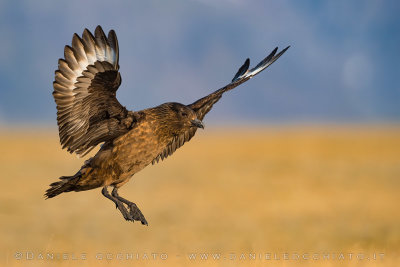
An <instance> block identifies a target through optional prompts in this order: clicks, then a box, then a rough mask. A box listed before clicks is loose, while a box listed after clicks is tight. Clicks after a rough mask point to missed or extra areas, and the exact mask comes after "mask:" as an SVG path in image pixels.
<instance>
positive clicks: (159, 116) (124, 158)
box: [45, 26, 289, 225]
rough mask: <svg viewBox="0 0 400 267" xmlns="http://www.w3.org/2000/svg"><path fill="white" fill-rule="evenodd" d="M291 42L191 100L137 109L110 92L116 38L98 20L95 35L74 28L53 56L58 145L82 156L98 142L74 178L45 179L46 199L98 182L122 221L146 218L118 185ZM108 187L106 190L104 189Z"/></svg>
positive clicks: (180, 139) (177, 141) (186, 136)
mask: <svg viewBox="0 0 400 267" xmlns="http://www.w3.org/2000/svg"><path fill="white" fill-rule="evenodd" d="M288 48H289V47H286V48H285V49H283V50H282V51H281V52H279V53H277V50H278V48H275V49H274V50H273V51H272V52H271V53H270V54H269V55H268V56H267V57H266V58H265V59H263V60H262V61H261V62H260V63H259V64H258V65H257V66H255V67H254V68H252V69H249V65H250V60H249V59H246V61H245V62H244V64H243V65H242V66H241V67H240V68H239V70H238V72H237V73H236V75H235V76H234V77H233V79H232V81H231V83H229V84H228V85H226V86H225V87H223V88H221V89H219V90H216V91H215V92H213V93H211V94H209V95H207V96H205V97H203V98H201V99H199V100H197V101H195V102H194V103H192V104H190V105H183V104H180V103H173V102H171V103H164V104H161V105H159V106H157V107H153V108H148V109H144V110H141V111H129V110H127V109H126V108H125V107H124V106H122V105H121V104H120V103H119V102H118V100H117V98H116V91H117V89H118V87H119V85H120V84H121V75H120V73H119V71H118V70H119V65H118V59H119V49H118V41H117V36H116V34H115V32H114V30H111V31H110V32H109V33H108V36H106V35H105V34H104V32H103V30H102V28H101V27H100V26H97V28H96V30H95V34H94V36H93V35H92V33H91V32H90V31H89V30H87V29H85V30H84V31H83V34H82V37H80V36H78V35H77V34H74V36H73V38H72V46H68V45H67V46H65V49H64V59H59V60H58V70H56V71H55V81H54V83H53V86H54V92H53V96H54V99H55V102H56V104H57V122H58V127H59V136H60V143H61V145H62V148H67V150H68V151H69V152H70V153H76V154H78V155H79V156H84V155H86V154H87V153H88V152H89V151H90V150H92V149H93V148H95V147H96V146H97V145H98V144H100V143H104V144H103V145H102V146H101V148H100V150H99V151H98V152H97V153H96V155H95V156H94V157H92V158H90V159H89V160H87V161H86V162H85V163H84V165H83V166H82V167H81V169H80V170H79V171H78V172H77V173H76V174H75V175H73V176H62V177H60V181H58V182H55V183H52V184H50V188H49V189H48V190H47V191H46V193H45V197H46V198H52V197H55V196H57V195H59V194H61V193H64V192H70V191H84V190H90V189H94V188H97V187H103V190H102V191H101V192H102V194H103V195H104V196H105V197H106V198H108V199H110V200H112V201H113V202H114V203H115V205H116V207H117V208H118V210H119V211H120V212H121V213H122V215H123V216H124V218H125V219H126V220H128V221H132V222H134V221H140V222H141V223H142V224H145V225H147V221H146V219H145V217H144V216H143V214H142V212H141V211H140V210H139V208H138V207H137V206H136V204H135V203H133V202H131V201H128V200H126V199H125V198H123V197H121V196H119V195H118V189H119V188H120V187H121V186H122V185H124V184H125V183H127V182H128V181H129V179H130V178H131V177H132V176H133V175H134V174H135V173H137V172H139V171H140V170H142V169H143V168H144V167H146V166H147V165H149V164H150V163H153V164H155V163H157V162H158V161H159V160H160V159H161V160H163V159H165V158H166V157H168V156H170V155H172V154H173V153H174V152H175V150H177V149H178V148H179V147H181V146H182V145H183V144H184V143H185V142H188V141H189V140H190V139H191V138H192V137H193V136H194V135H195V133H196V130H197V128H202V129H204V126H203V123H202V120H203V118H204V116H205V115H206V114H207V113H208V112H209V111H210V110H211V108H212V106H213V105H214V104H215V103H216V102H217V101H218V100H219V99H220V98H221V96H222V94H223V93H225V92H227V91H229V90H231V89H233V88H235V87H236V86H238V85H240V84H242V83H244V82H246V81H247V80H249V79H250V78H252V77H253V76H255V75H256V74H257V73H259V72H261V71H263V70H264V69H266V68H267V67H268V66H270V65H271V64H272V63H274V62H275V61H276V60H277V59H278V58H279V57H280V56H281V55H282V54H283V53H285V52H286V50H287V49H288ZM109 186H112V187H113V190H112V191H111V194H110V193H109V191H108V190H107V188H108V187H109Z"/></svg>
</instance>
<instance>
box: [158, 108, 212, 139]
mask: <svg viewBox="0 0 400 267" xmlns="http://www.w3.org/2000/svg"><path fill="white" fill-rule="evenodd" d="M159 107H160V108H161V110H160V111H161V112H160V113H161V114H162V118H160V119H161V120H162V122H163V123H165V126H167V127H168V128H169V131H170V132H171V133H173V134H181V133H183V132H185V131H187V130H189V129H190V128H202V129H204V124H203V123H202V122H201V120H199V119H198V118H197V115H196V112H194V111H193V110H192V109H191V108H189V107H188V106H186V105H183V104H179V103H165V104H162V105H161V106H159Z"/></svg>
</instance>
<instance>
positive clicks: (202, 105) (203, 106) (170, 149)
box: [152, 46, 290, 164]
mask: <svg viewBox="0 0 400 267" xmlns="http://www.w3.org/2000/svg"><path fill="white" fill-rule="evenodd" d="M289 47H290V46H288V47H286V48H285V49H283V50H282V51H281V52H279V53H278V54H276V52H277V51H278V48H275V49H274V50H273V51H272V52H271V53H270V54H269V55H268V56H267V57H266V58H264V59H263V60H262V61H261V62H260V63H258V65H257V66H255V67H254V68H252V69H251V70H249V66H250V59H246V61H245V62H244V64H243V65H242V66H241V67H240V68H239V70H238V71H237V73H236V75H235V76H234V77H233V79H232V82H231V83H230V84H228V85H226V86H225V87H223V88H221V89H219V90H217V91H215V92H214V93H212V94H209V95H208V96H206V97H203V98H201V99H199V100H197V101H196V102H194V103H193V104H190V105H188V106H189V107H190V108H191V109H193V110H194V111H195V112H196V113H197V118H198V119H199V120H203V118H204V116H205V115H206V114H207V113H208V112H209V111H210V110H211V108H212V106H213V105H214V104H215V103H216V102H217V101H218V100H219V99H220V98H221V96H222V94H223V93H225V92H226V91H229V90H232V89H233V88H235V87H236V86H238V85H240V84H242V83H244V82H245V81H247V80H249V79H250V78H252V77H254V76H255V75H256V74H257V73H259V72H261V71H263V70H265V69H266V68H267V67H268V66H270V65H271V64H272V63H274V62H275V61H276V60H277V59H278V58H279V57H280V56H282V55H283V53H285V52H286V50H288V49H289ZM275 54H276V55H275ZM196 131H197V128H194V127H193V128H190V129H189V130H187V131H186V132H184V133H183V134H181V135H179V136H175V137H174V138H173V139H172V141H171V142H170V143H169V144H168V145H167V146H166V147H165V148H164V150H163V151H162V152H161V153H160V154H159V155H158V156H157V157H156V158H155V159H154V160H153V162H152V163H153V164H155V163H157V162H159V160H160V159H161V160H164V159H165V158H167V157H168V156H170V155H172V153H174V152H175V151H176V150H177V149H178V148H180V147H181V146H183V144H184V143H185V142H188V141H189V140H190V139H191V138H192V137H193V136H194V135H195V133H196Z"/></svg>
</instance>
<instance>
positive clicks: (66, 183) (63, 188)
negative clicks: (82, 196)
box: [44, 175, 80, 199]
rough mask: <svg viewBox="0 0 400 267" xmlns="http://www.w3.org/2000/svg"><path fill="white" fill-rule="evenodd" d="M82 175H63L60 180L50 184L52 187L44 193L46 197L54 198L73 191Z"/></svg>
mask: <svg viewBox="0 0 400 267" xmlns="http://www.w3.org/2000/svg"><path fill="white" fill-rule="evenodd" d="M79 178H80V176H77V175H74V176H61V177H60V180H61V181H58V182H55V183H52V184H50V188H49V189H47V190H46V193H45V194H44V196H45V198H46V199H48V198H52V197H55V196H57V195H59V194H61V193H64V192H70V191H73V190H74V189H75V187H76V183H77V182H78V180H79Z"/></svg>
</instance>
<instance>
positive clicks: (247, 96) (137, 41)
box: [0, 0, 400, 266]
mask: <svg viewBox="0 0 400 267" xmlns="http://www.w3.org/2000/svg"><path fill="white" fill-rule="evenodd" d="M399 13H400V4H399V3H398V1H394V0H393V1H390V0H388V1H379V0H367V1H342V0H340V1H319V2H318V3H317V2H315V1H290V0H284V1H256V0H246V1H244V0H219V1H212V0H188V1H183V0H180V1H178V0H171V1H155V0H150V1H123V0H116V1H77V0H70V1H64V2H60V1H51V0H43V1H33V0H22V1H8V0H0V36H1V37H0V38H1V39H0V40H1V45H0V80H1V82H2V83H1V87H0V147H1V152H2V153H1V154H0V170H1V172H0V179H1V182H2V184H3V190H2V191H3V192H2V194H0V200H1V201H0V229H1V230H0V265H4V266H18V265H27V264H29V265H38V266H42V265H48V266H53V265H55V264H62V265H65V266H71V265H72V266H75V264H76V263H77V262H79V264H80V265H85V264H87V265H108V266H109V265H112V266H113V265H124V264H128V265H129V264H141V265H143V264H144V265H146V264H147V265H154V264H159V265H165V266H166V265H171V266H179V265H182V266H185V265H186V266H187V265H189V264H191V265H197V264H204V263H206V264H208V265H220V266H225V265H229V266H230V265H249V264H251V265H255V266H258V265H265V264H269V265H271V266H272V265H278V266H292V265H297V264H315V265H316V266H320V265H326V266H337V265H338V264H340V265H345V266H347V265H349V266H356V265H357V266H358V265H363V266H389V265H392V266H396V265H398V264H399V263H400V258H399V257H400V255H399V253H398V252H399V251H400V214H399V211H398V203H399V201H400V197H399V190H400V181H399V178H400V149H399V147H400V127H399V122H400V105H399V99H400V83H399V77H400V53H399V52H398V49H399V48H400V31H399V29H400V28H399V26H400V19H399V16H398V14H399ZM97 25H102V27H103V29H104V30H105V31H106V32H107V31H109V30H110V29H114V30H115V31H116V33H117V36H118V39H119V45H120V66H121V75H122V80H123V82H122V85H121V87H120V89H119V90H118V94H117V97H118V99H119V100H120V102H121V103H122V104H123V105H125V106H127V108H128V109H134V110H140V109H143V108H147V107H151V106H155V105H158V104H160V103H163V102H168V101H176V102H181V103H184V104H189V103H191V102H193V101H195V100H197V99H198V98H200V97H202V96H204V95H206V94H208V93H210V92H212V91H213V90H216V89H218V88H220V87H222V86H224V85H225V84H227V83H228V82H229V81H230V80H231V79H232V78H233V75H234V74H235V73H236V71H237V69H238V68H239V67H240V66H241V64H242V63H243V62H244V60H245V59H246V58H247V57H249V58H250V59H251V63H252V65H253V66H254V65H255V64H257V63H258V62H259V61H260V60H261V59H263V58H264V57H265V56H266V55H267V54H268V53H269V52H270V51H271V50H272V49H273V48H275V47H276V46H279V47H280V48H281V49H282V48H284V47H286V46H287V45H291V48H290V49H289V50H288V51H287V52H286V53H285V55H284V56H282V57H281V58H280V59H279V60H278V61H277V62H276V63H274V64H273V65H272V66H271V67H270V68H269V69H268V70H267V71H265V72H263V73H262V74H260V75H258V76H257V77H256V78H254V79H252V80H251V81H249V82H247V83H245V84H243V85H241V86H240V87H239V88H237V89H235V90H234V91H231V92H229V93H228V94H226V95H224V97H223V99H222V100H221V101H220V102H219V103H218V104H217V105H215V107H214V108H213V110H212V111H211V112H210V113H209V114H208V115H207V117H206V118H205V124H206V130H205V131H200V132H199V133H198V134H197V135H196V138H194V139H193V140H192V141H191V142H190V143H188V144H186V145H185V146H184V147H183V148H181V149H179V151H177V152H176V153H175V154H174V155H173V157H171V158H168V159H167V160H166V161H164V162H162V163H160V164H157V165H156V166H153V167H149V168H146V169H145V170H143V171H142V172H140V173H138V174H137V175H135V178H134V179H132V180H131V182H130V183H129V184H127V185H126V186H124V188H123V189H122V190H121V191H122V195H124V196H125V197H126V198H128V199H130V200H133V201H135V202H136V203H137V204H138V206H139V207H140V208H141V209H142V211H143V213H144V214H145V216H146V217H147V219H148V221H149V227H143V226H141V225H139V224H137V223H135V224H130V223H127V222H124V221H123V219H122V217H121V216H120V214H119V213H118V212H117V211H116V210H114V207H113V206H112V203H110V201H108V200H106V199H105V198H103V197H102V196H101V194H100V191H99V190H93V191H88V192H83V193H70V194H65V195H61V196H59V197H57V198H55V199H52V200H48V201H44V199H43V197H42V195H43V193H44V191H45V190H46V188H47V185H48V184H49V183H51V182H54V181H55V180H56V179H57V178H58V177H59V176H61V175H71V174H73V173H75V172H76V170H77V169H79V167H80V165H81V164H82V163H83V161H84V159H76V157H75V156H72V155H70V154H69V153H67V152H66V151H63V150H61V147H60V145H59V143H58V133H57V125H56V107H55V103H54V101H53V98H52V95H51V92H52V90H53V88H52V81H53V79H54V71H55V70H56V69H57V60H58V58H61V57H63V49H64V46H65V45H66V44H70V42H71V40H72V35H73V33H75V32H76V33H78V34H81V33H82V31H83V30H84V28H88V29H89V30H91V31H94V28H95V27H96V26H97ZM253 252H254V253H262V255H264V254H265V253H277V254H278V255H281V259H279V260H273V261H271V260H255V261H253V260H250V259H249V257H248V255H249V253H253ZM341 252H342V253H347V254H346V259H345V260H338V259H337V258H336V259H333V257H332V256H331V259H329V260H321V259H320V260H300V261H296V260H283V259H282V258H283V256H282V255H283V253H289V254H290V255H293V254H294V253H300V255H302V253H303V254H304V253H310V254H312V253H317V254H318V253H320V254H319V255H322V254H321V253H331V254H332V253H336V254H338V253H341ZM18 253H22V258H21V259H20V260H19V259H18V257H19V256H17V255H20V254H18ZM40 253H54V254H56V253H59V254H60V253H66V254H67V255H68V257H69V259H67V260H63V259H56V260H48V259H46V256H45V257H44V258H45V260H41V259H40V257H38V255H40ZM82 253H87V258H88V259H87V260H78V261H73V260H72V259H71V258H72V257H73V256H72V255H75V257H80V255H81V254H82ZM98 253H103V254H102V255H106V254H107V253H110V254H112V255H113V259H109V260H107V259H102V260H99V259H96V257H95V256H96V255H97V254H98ZM118 253H125V254H123V255H124V256H125V255H126V253H135V257H136V253H137V254H138V255H139V256H138V257H140V258H143V257H144V256H143V255H144V254H146V253H147V254H148V255H149V257H152V256H150V254H151V253H167V254H168V260H166V261H165V260H161V259H160V258H158V259H157V260H152V261H151V260H146V259H141V260H135V261H129V260H125V261H123V260H118V259H116V255H117V254H118ZM189 253H199V254H200V253H221V254H222V256H221V257H222V259H221V260H208V261H207V260H206V261H202V260H191V259H189V257H188V254H189ZM229 253H236V254H235V255H236V256H237V259H236V260H230V259H229ZM241 253H244V254H246V255H247V256H246V259H244V260H242V261H240V260H239V259H238V258H239V256H240V255H241ZM349 253H364V254H365V257H369V258H370V259H368V260H365V259H364V260H360V259H356V260H354V259H353V260H350V259H349V256H348V254H349ZM374 253H376V255H377V258H378V259H379V255H378V254H379V253H383V254H384V255H385V256H384V260H372V258H373V256H372V255H373V254H374ZM27 255H28V256H29V257H30V255H33V257H34V259H33V260H30V259H27V258H29V257H28V256H27ZM210 255H211V254H210ZM223 257H228V258H227V259H224V258H223Z"/></svg>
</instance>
